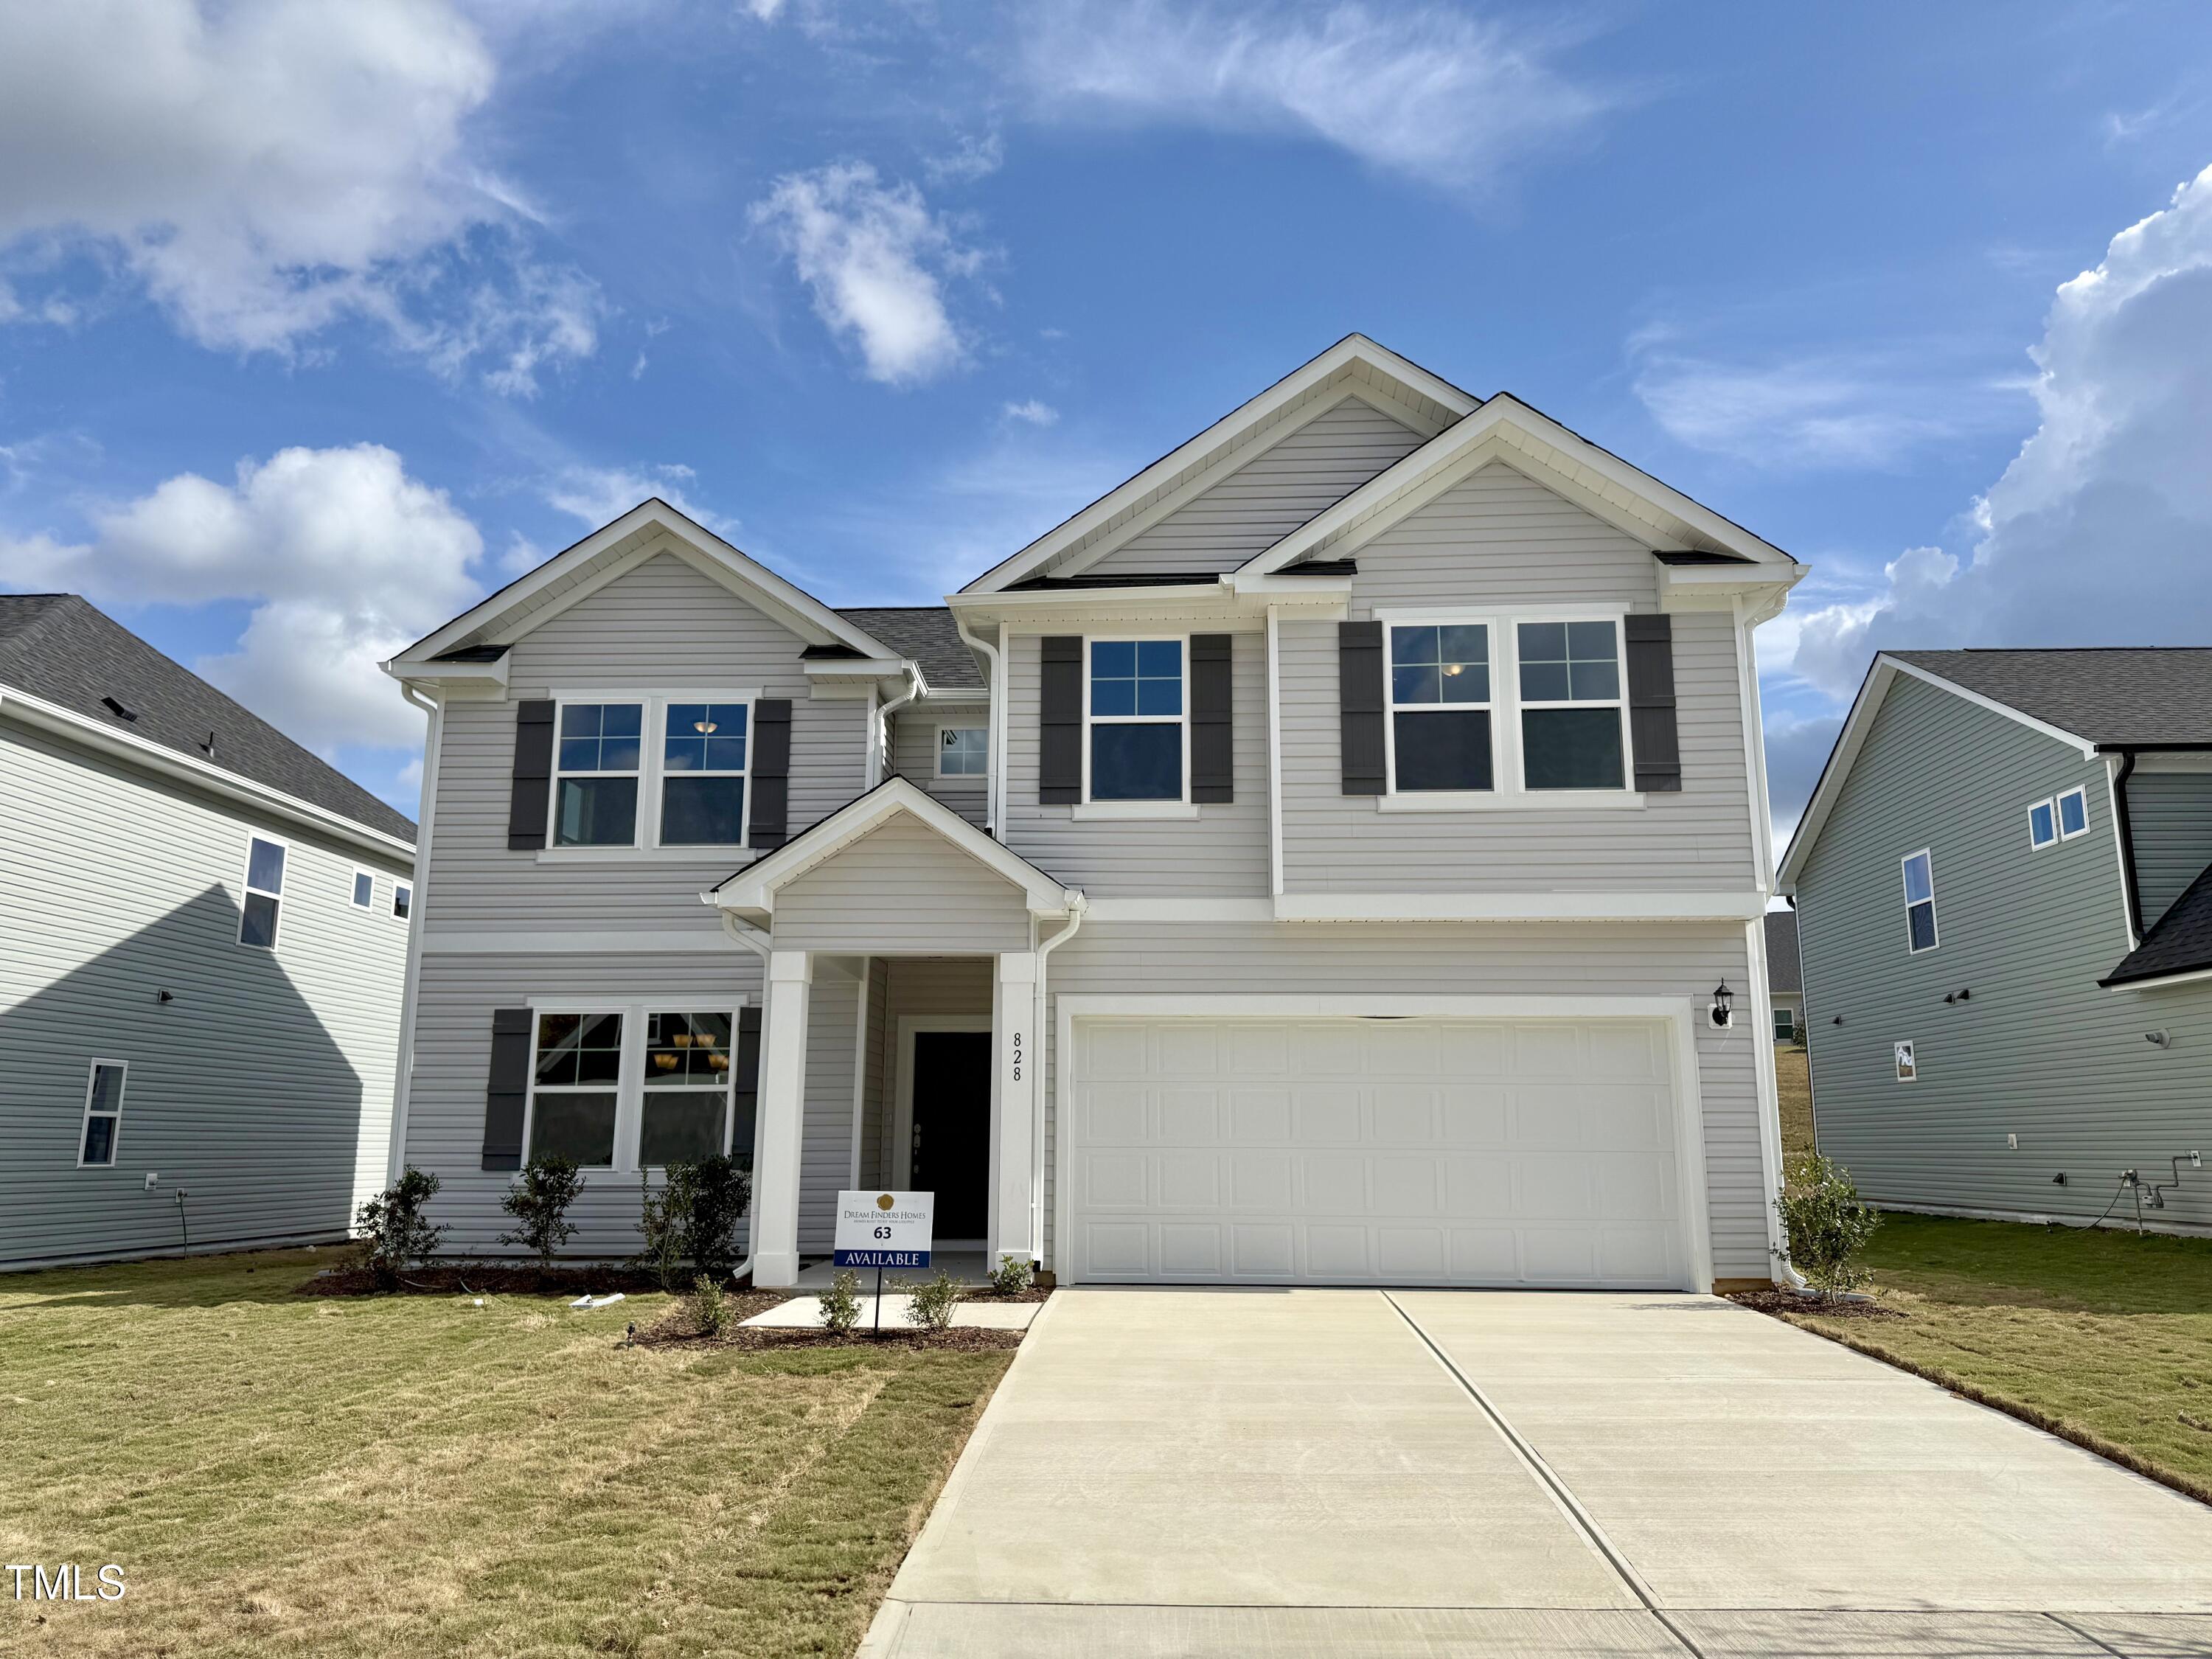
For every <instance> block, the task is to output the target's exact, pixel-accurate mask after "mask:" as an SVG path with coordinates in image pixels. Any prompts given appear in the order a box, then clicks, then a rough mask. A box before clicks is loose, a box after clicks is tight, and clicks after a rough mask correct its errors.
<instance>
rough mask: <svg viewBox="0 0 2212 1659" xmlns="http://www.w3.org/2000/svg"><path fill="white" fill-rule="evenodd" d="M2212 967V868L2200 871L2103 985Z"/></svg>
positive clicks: (2188, 972)
mask: <svg viewBox="0 0 2212 1659" xmlns="http://www.w3.org/2000/svg"><path fill="white" fill-rule="evenodd" d="M2208 968H2212V867H2208V868H2207V869H2205V870H2204V871H2203V872H2200V873H2199V874H2198V876H2197V879H2196V880H2195V881H2193V882H2191V883H2190V884H2189V886H2188V888H2187V889H2186V890H2185V891H2184V892H2183V893H2182V895H2181V896H2180V897H2179V898H2178V899H2176V900H2174V902H2172V904H2171V905H2169V906H2167V907H2166V914H2165V915H2162V916H2160V918H2159V919H2158V921H2156V922H2154V924H2152V927H2151V930H2150V932H2149V933H2146V934H2145V935H2143V941H2142V944H2140V945H2137V946H2136V948H2135V949H2134V950H2132V951H2129V952H2128V953H2127V955H2125V956H2124V957H2121V958H2120V960H2119V962H2118V963H2117V964H2116V965H2115V966H2114V968H2113V969H2112V972H2111V973H2109V974H2107V975H2105V977H2104V978H2102V979H2100V980H2099V981H2097V983H2098V984H2100V985H2133V984H2136V983H2139V982H2140V981H2143V980H2147V979H2164V978H2166V976H2167V975H2170V974H2196V973H2202V972H2203V971H2204V970H2205V969H2208Z"/></svg>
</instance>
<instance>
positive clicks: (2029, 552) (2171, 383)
mask: <svg viewBox="0 0 2212 1659" xmlns="http://www.w3.org/2000/svg"><path fill="white" fill-rule="evenodd" d="M2031 355H2032V356H2033V359H2034V362H2035V364H2036V367H2037V369H2038V371H2039V373H2038V374H2037V377H2036V380H2035V381H2034V384H2033V393H2034V397H2035V401H2036V404H2037V406H2038V409H2039V412H2040V416H2041V422H2040V424H2039V427H2038V428H2037V429H2036V431H2035V432H2034V434H2033V435H2032V436H2030V437H2029V438H2028V440H2027V442H2026V443H2024V444H2023V445H2021V449H2020V452H2019V453H2018V454H2017V455H2015V457H2014V459H2013V460H2012V463H2011V465H2008V467H2007V468H2006V469H2005V471H2004V475H2003V477H2001V478H1999V479H1998V480H1997V481H1996V483H1995V484H1994V485H1992V486H1991V487H1990V490H1989V492H1988V494H1987V495H1985V496H1984V497H1983V498H1982V499H1981V500H1979V501H1977V502H1976V503H1975V504H1974V507H1973V508H1972V513H1971V515H1970V523H1971V526H1972V546H1971V547H1970V548H1969V549H1968V550H1966V555H1965V556H1963V557H1960V556H1955V555H1954V554H1952V553H1950V552H1948V551H1945V550H1942V549H1940V548H1934V547H1922V548H1914V549H1911V550H1909V551H1907V552H1905V553H1904V554H1901V555H1900V556H1899V557H1898V558H1897V559H1895V560H1894V561H1893V562H1891V563H1890V564H1889V566H1888V567H1887V571H1886V573H1885V577H1884V580H1883V582H1882V584H1881V587H1880V588H1879V590H1878V591H1876V592H1874V593H1872V594H1870V595H1866V596H1863V598H1861V599H1858V600H1857V601H1855V602H1846V603H1841V604H1838V605H1829V606H1826V607H1823V608H1820V609H1816V610H1814V611H1811V612H1810V613H1809V614H1808V615H1807V616H1806V617H1804V619H1803V620H1802V623H1800V624H1799V629H1798V637H1797V640H1796V650H1795V653H1794V657H1793V660H1792V665H1793V667H1794V669H1795V671H1796V673H1797V674H1798V675H1799V676H1801V677H1802V678H1804V679H1806V680H1807V681H1808V682H1810V683H1811V684H1813V685H1814V686H1816V687H1818V688H1820V690H1824V691H1826V692H1827V693H1828V694H1829V695H1831V696H1836V697H1842V696H1847V695H1849V693H1850V690H1852V689H1853V688H1854V687H1856V686H1857V684H1858V681H1859V678H1860V677H1861V676H1862V674H1863V672H1864V671H1865V667H1866V663H1867V660H1868V658H1869V655H1870V654H1871V653H1873V652H1875V651H1876V650H1880V649H1881V648H1884V647H1915V646H1919V647H1940V646H1955V645H2010V646H2045V645H2118V644H2130V645H2160V644H2168V643H2177V644H2178V643H2189V644H2197V643H2202V642H2203V641H2204V640H2205V639H2207V638H2212V568H2209V567H2208V563H2207V557H2206V550H2207V549H2208V548H2212V167H2208V168H2207V169H2205V171H2204V172H2203V173H2199V174H2198V175H2197V177H2196V178H2195V179H2192V180H2191V181H2190V182H2188V183H2186V184H2185V185H2182V186H2181V187H2180V188H2179V190H2177V191H2175V192H2174V196H2173V199H2172V203H2171V204H2170V205H2168V206H2167V207H2166V208H2165V209H2164V210H2160V212H2157V213H2154V214H2153V215H2151V216H2149V217H2148V218H2147V219H2145V220H2143V221H2142V222H2141V223H2139V224H2136V225H2134V226H2132V227H2130V228H2128V229H2126V230H2124V231H2122V232H2121V233H2120V234H2118V236H2116V237H2114V238H2113V239H2112V244H2111V246H2109V247H2108V248H2107V249H2106V252H2105V257H2104V258H2103V260H2102V262H2101V263H2100V264H2098V265H2097V266H2096V267H2095V268H2094V269H2093V270H2087V271H2084V272H2083V273H2082V274H2081V276H2076V277H2075V278H2074V279H2073V280H2072V281H2071V282H2069V283H2065V284H2064V285H2063V286H2062V287H2061V288H2060V289H2058V292H2057V297H2056V299H2055V301H2054V302H2053V303H2052V306H2051V311H2050V313H2049V315H2048V317H2047V318H2046V319H2045V329H2044V336H2043V339H2042V341H2041V343H2039V344H2038V345H2037V346H2036V347H2035V348H2034V349H2033V352H2032V354H2031Z"/></svg>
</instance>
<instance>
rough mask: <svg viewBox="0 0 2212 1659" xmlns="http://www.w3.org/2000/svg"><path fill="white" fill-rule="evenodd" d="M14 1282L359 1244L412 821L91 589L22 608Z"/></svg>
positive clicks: (5, 1013)
mask: <svg viewBox="0 0 2212 1659" xmlns="http://www.w3.org/2000/svg"><path fill="white" fill-rule="evenodd" d="M0 793H4V795H5V798H6V799H7V801H8V805H9V811H8V822H7V823H6V825H5V827H4V828H0V892H4V895H5V904H4V908H0V1267H28V1266H33V1265H37V1264H42V1263H51V1262H62V1261H87V1260H96V1259H99V1258H102V1257H117V1256H128V1255H149V1254H160V1253H166V1252H169V1251H173V1250H176V1249H179V1247H180V1246H181V1245H182V1244H183V1243H184V1242H185V1238H186V1237H187V1236H189V1238H190V1241H191V1248H192V1249H203V1248H209V1249H212V1248H216V1247H235V1246H240V1245H246V1244H267V1243H282V1242H286V1241H295V1240H316V1239H326V1238H336V1237H343V1235H344V1234H345V1233H346V1231H347V1230H348V1228H349V1225H350V1223H351V1220H352V1216H353V1210H354V1206H356V1204H357V1203H358V1202H359V1201H360V1200H361V1198H362V1196H363V1195H364V1194H367V1193H368V1192H371V1191H374V1189H375V1188H377V1187H379V1186H380V1185H381V1184H382V1177H383V1173H384V1164H385V1158H386V1146H387V1143H388V1140H389V1137H390V1133H391V1115H392V1083H393V1078H392V1069H393V1062H394V1058H395V1056H396V1054H397V1052H398V1036H399V1011H400V999H401V992H402V988H403V984H404V975H405V964H406V954H407V943H406V942H407V930H408V921H407V911H408V908H409V896H410V888H411V886H412V884H413V880H414V874H413V871H414V845H413V843H414V835H415V826H414V825H413V824H412V823H409V822H408V820H407V819H406V818H405V817H403V816H401V815H400V814H399V813H398V812H395V811H392V808H390V807H389V806H386V805H385V804H384V803H383V802H381V801H380V800H378V799H376V798H375V797H374V796H373V795H371V794H370V793H368V791H366V790H364V789H362V787H360V786H359V785H357V784H356V783H354V782H352V781H350V780H349V779H348V778H345V777H343V776H342V775H340V774H339V773H338V772H337V771H336V770H335V769H332V768H331V767H330V766H328V765H326V764H325V763H323V762H322V761H319V760H318V759H316V758H315V757H314V756H313V755H311V754H309V753H308V752H307V750H304V749H302V748H301V747H300V746H299V745H298V744H295V743H294V742H292V741H291V739H289V738H286V737H284V736H283V734H282V733H280V732H276V730H275V729H274V728H272V727H271V726H268V725H267V724H265V723H264V722H263V721H262V720H258V719H257V718H255V716H253V715H252V714H249V713H248V712H247V711H246V709H244V708H240V706H239V705H238V704H237V703H235V702H232V701H231V700H230V699H229V698H228V697H227V696H223V694H222V692H220V691H218V690H216V689H215V688H214V687H213V686H211V685H210V684H207V683H206V682H205V681H204V680H203V679H201V678H199V677H198V676H197V675H195V674H193V673H191V672H190V671H187V670H185V669H184V668H181V667H179V665H177V664H175V663H173V662H172V661H170V660H169V659H167V657H165V656H163V655H162V654H161V653H160V652H158V651H156V650H155V649H154V647H151V646H149V645H148V644H147V643H146V642H145V641H143V640H141V639H139V638H138V637H137V635H134V634H131V633H130V632H129V631H127V630H126V629H123V628H121V627H119V626H118V624H116V623H113V622H112V621H110V620H109V619H108V618H107V617H105V616H103V615H101V614H100V612H99V611H96V610H94V608H93V607H92V606H91V605H88V604H87V603H86V602H85V601H84V600H83V599H79V598H78V597H76V595H74V594H70V593H31V594H7V595H0ZM180 1197H181V1204H180V1202H179V1200H180Z"/></svg>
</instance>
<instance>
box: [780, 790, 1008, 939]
mask: <svg viewBox="0 0 2212 1659" xmlns="http://www.w3.org/2000/svg"><path fill="white" fill-rule="evenodd" d="M775 945H776V948H777V949H778V950H780V951H948V950H949V951H1026V950H1028V949H1029V948H1030V912H1029V904H1028V902H1027V899H1026V898H1025V896H1024V894H1023V892H1022V890H1021V889H1020V888H1018V887H1016V886H1015V885H1014V884H1012V882H1010V881H1008V880H1007V879H1006V878H1005V877H1004V876H1002V875H1000V873H999V872H997V871H995V870H993V869H990V868H988V867H987V866H984V865H983V864H981V863H979V862H978V861H977V860H974V859H971V858H969V856H968V855H967V854H965V853H963V852H961V851H960V850H959V849H957V848H954V847H951V846H950V845H948V844H947V843H946V842H945V838H944V837H943V836H940V835H939V834H938V833H937V831H936V830H934V829H931V828H929V827H928V826H927V824H924V823H921V821H920V820H918V819H916V818H915V817H910V816H908V814H907V813H905V812H900V813H897V814H896V815H895V816H893V817H891V818H890V820H889V821H888V822H887V823H884V824H883V825H882V827H880V828H878V829H873V830H871V831H870V832H869V833H868V834H867V835H866V836H862V837H861V838H860V840H858V841H856V842H854V843H852V845H850V846H848V847H846V848H842V849H841V850H840V851H839V852H838V853H837V854H836V855H835V856H834V857H832V858H829V859H825V860H823V862H821V863H820V864H818V865H817V866H814V868H813V869H811V870H809V871H808V872H806V873H805V875H802V876H799V877H798V878H795V879H793V880H792V881H790V882H788V883H787V884H785V885H784V887H783V888H782V890H781V891H779V892H778V893H777V894H776V896H775Z"/></svg>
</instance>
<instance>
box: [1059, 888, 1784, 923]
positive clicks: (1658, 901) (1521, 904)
mask: <svg viewBox="0 0 2212 1659" xmlns="http://www.w3.org/2000/svg"><path fill="white" fill-rule="evenodd" d="M1096 914H1097V907H1096V906H1095V905H1094V906H1093V915H1094V918H1095V916H1096ZM1765 914H1766V897H1765V895H1764V894H1762V893H1758V892H1715V893H1605V892H1599V893H1433V892H1431V893H1418V892H1416V893H1285V894H1283V895H1282V896H1279V898H1277V899H1276V900H1275V902H1274V916H1275V920H1276V921H1753V920H1755V919H1757V918H1758V917H1759V916H1762V915H1765Z"/></svg>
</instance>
